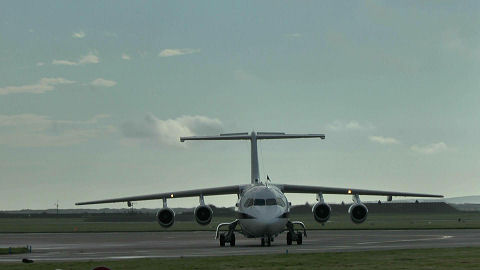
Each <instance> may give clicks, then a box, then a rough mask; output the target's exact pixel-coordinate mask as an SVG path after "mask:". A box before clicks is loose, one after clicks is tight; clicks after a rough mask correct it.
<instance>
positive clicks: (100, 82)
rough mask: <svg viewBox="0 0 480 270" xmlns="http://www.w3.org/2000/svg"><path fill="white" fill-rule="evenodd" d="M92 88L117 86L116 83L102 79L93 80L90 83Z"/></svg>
mask: <svg viewBox="0 0 480 270" xmlns="http://www.w3.org/2000/svg"><path fill="white" fill-rule="evenodd" d="M91 85H93V86H100V87H112V86H115V85H117V82H116V81H110V80H105V79H103V78H98V79H95V80H93V81H92V82H91Z"/></svg>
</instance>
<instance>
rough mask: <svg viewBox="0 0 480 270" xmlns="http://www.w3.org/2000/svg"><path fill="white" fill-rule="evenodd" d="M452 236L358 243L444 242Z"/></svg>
mask: <svg viewBox="0 0 480 270" xmlns="http://www.w3.org/2000/svg"><path fill="white" fill-rule="evenodd" d="M452 237H453V236H451V235H444V236H442V237H434V238H420V239H403V240H390V241H378V242H361V243H357V245H371V244H382V243H400V242H416V241H431V240H444V239H449V238H452Z"/></svg>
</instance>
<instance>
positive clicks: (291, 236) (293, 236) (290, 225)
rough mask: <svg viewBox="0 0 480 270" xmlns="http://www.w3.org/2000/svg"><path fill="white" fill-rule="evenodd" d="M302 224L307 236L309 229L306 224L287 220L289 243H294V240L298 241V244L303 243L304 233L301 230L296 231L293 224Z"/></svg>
mask: <svg viewBox="0 0 480 270" xmlns="http://www.w3.org/2000/svg"><path fill="white" fill-rule="evenodd" d="M295 224H297V225H300V226H302V227H303V235H304V236H305V237H307V230H306V228H305V225H304V224H303V223H302V222H300V221H293V222H291V221H288V222H287V230H288V232H287V245H291V244H292V241H296V242H297V245H301V244H302V243H303V239H302V233H301V232H295V230H294V229H293V225H295Z"/></svg>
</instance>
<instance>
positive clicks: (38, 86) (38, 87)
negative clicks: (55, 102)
mask: <svg viewBox="0 0 480 270" xmlns="http://www.w3.org/2000/svg"><path fill="white" fill-rule="evenodd" d="M72 83H75V82H74V81H70V80H67V79H64V78H42V79H40V81H38V82H37V83H35V84H27V85H21V86H6V87H3V88H0V95H8V94H18V93H32V94H43V93H45V92H47V91H52V90H54V89H55V87H56V86H57V85H62V84H72Z"/></svg>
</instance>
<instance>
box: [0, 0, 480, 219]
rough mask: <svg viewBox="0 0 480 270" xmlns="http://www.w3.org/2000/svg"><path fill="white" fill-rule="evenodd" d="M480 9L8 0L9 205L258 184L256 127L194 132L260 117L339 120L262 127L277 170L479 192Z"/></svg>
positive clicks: (4, 54) (4, 149)
mask: <svg viewBox="0 0 480 270" xmlns="http://www.w3.org/2000/svg"><path fill="white" fill-rule="evenodd" d="M479 14H480V2H478V1H210V2H203V1H202V2H199V1H1V2H0V187H1V188H0V204H1V206H0V209H2V210H14V209H45V208H53V207H54V204H55V203H56V201H57V200H58V201H59V204H60V207H61V208H74V207H76V206H74V203H75V202H79V201H88V200H96V199H106V198H114V197H122V196H130V195H141V194H151V193H157V192H169V191H178V190H185V189H194V188H202V187H215V186H226V185H236V184H248V183H249V182H250V167H249V166H250V161H249V158H250V154H249V149H250V148H249V143H248V142H247V141H233V142H232V141H227V142H223V141H215V142H212V141H209V142H188V143H184V144H181V143H180V142H179V140H178V138H179V137H180V136H193V135H216V134H219V133H222V132H250V131H252V130H255V131H269V132H271V131H275V132H290V133H324V134H326V139H325V140H319V139H302V140H274V141H261V142H260V143H259V151H260V152H259V159H260V173H261V177H262V178H263V179H264V178H265V177H266V175H267V174H268V175H269V176H270V178H271V179H272V182H273V183H286V184H304V185H320V186H333V187H352V188H367V189H380V190H394V191H405V192H422V193H435V194H443V195H445V196H447V197H456V196H466V195H479V194H480V181H479V180H480V143H479V142H478V138H479V137H480V125H479V124H480V106H479V104H480V76H478V74H480V20H479ZM288 198H289V200H290V201H291V202H292V203H294V204H303V203H305V202H307V201H308V202H314V201H315V195H313V194H312V195H309V194H304V195H293V194H292V195H288ZM325 199H326V201H329V202H338V201H342V200H344V201H350V200H351V198H349V197H347V196H331V195H329V196H325ZM373 199H378V198H377V197H365V198H364V199H363V200H373ZM381 199H385V198H381ZM235 201H236V196H235V195H225V196H216V197H207V198H206V203H211V204H215V205H218V206H233V205H234V204H235ZM196 204H198V198H186V199H178V200H169V206H170V207H193V206H195V205H196ZM98 207H99V206H92V208H98ZM100 207H110V208H120V207H126V206H125V205H124V204H120V203H117V204H107V205H102V206H100ZM135 207H148V208H158V207H161V201H147V202H138V203H137V204H136V205H135Z"/></svg>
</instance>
